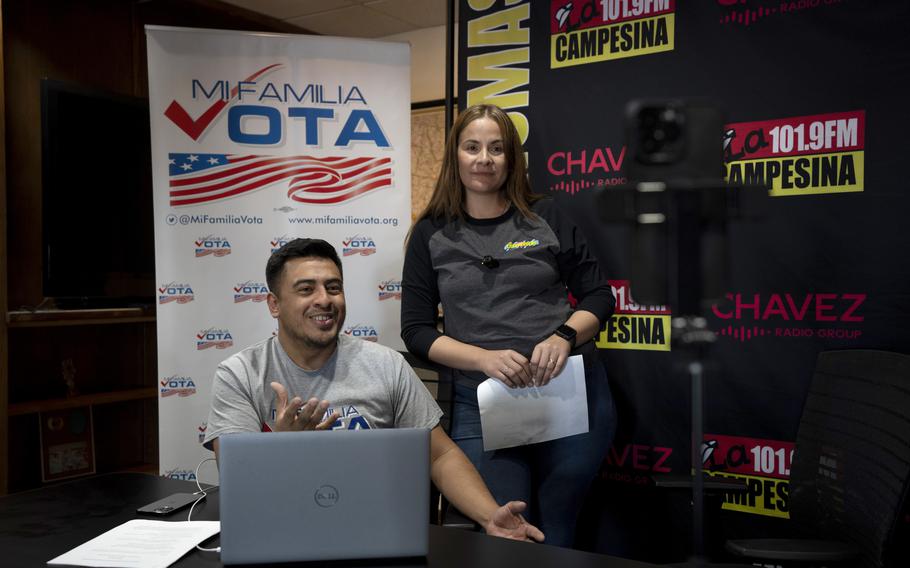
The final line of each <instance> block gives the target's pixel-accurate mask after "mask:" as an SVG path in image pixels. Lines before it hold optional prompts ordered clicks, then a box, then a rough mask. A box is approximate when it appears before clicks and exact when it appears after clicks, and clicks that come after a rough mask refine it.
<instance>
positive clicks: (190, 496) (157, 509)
mask: <svg viewBox="0 0 910 568" xmlns="http://www.w3.org/2000/svg"><path fill="white" fill-rule="evenodd" d="M201 499H205V495H203V494H202V493H174V494H173V495H168V496H167V497H165V498H164V499H159V500H157V501H154V502H152V503H149V504H148V505H144V506H142V507H139V508H138V509H136V512H137V513H140V514H142V515H154V516H158V517H163V516H166V515H170V514H171V513H176V512H177V511H179V510H181V509H185V508H186V507H189V506H190V505H192V504H193V503H195V502H196V501H197V500H201Z"/></svg>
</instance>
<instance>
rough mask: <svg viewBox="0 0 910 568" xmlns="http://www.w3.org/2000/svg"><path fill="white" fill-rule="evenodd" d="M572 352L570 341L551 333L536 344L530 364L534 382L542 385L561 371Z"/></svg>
mask: <svg viewBox="0 0 910 568" xmlns="http://www.w3.org/2000/svg"><path fill="white" fill-rule="evenodd" d="M571 352H572V346H571V345H569V342H568V341H566V340H565V339H563V338H561V337H559V336H557V335H551V336H550V337H548V338H546V339H544V340H543V341H541V342H540V343H538V344H537V345H535V346H534V352H533V353H532V354H531V365H530V367H531V373H532V379H533V380H534V384H535V385H537V386H539V387H542V386H544V385H545V384H547V383H549V382H550V379H552V378H553V377H555V376H556V375H558V374H559V373H561V372H562V369H563V367H565V366H566V361H568V360H569V354H570V353H571Z"/></svg>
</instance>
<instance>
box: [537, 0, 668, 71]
mask: <svg viewBox="0 0 910 568" xmlns="http://www.w3.org/2000/svg"><path fill="white" fill-rule="evenodd" d="M675 18H676V1H675V0H571V1H566V0H552V1H551V2H550V67H551V68H553V69H556V68H559V67H569V66H572V65H585V64H588V63H598V62H601V61H611V60H615V59H623V58H626V57H635V56H638V55H651V54H654V53H661V52H664V51H672V50H673V48H674V33H675V32H674V27H675Z"/></svg>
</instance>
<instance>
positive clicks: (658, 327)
mask: <svg viewBox="0 0 910 568" xmlns="http://www.w3.org/2000/svg"><path fill="white" fill-rule="evenodd" d="M610 286H611V287H612V288H613V296H614V297H616V310H615V311H614V312H613V316H612V317H611V318H610V319H608V320H607V322H606V324H605V325H604V328H603V329H602V330H601V332H600V334H598V336H597V341H596V344H597V346H598V347H600V348H601V349H634V350H641V351H669V350H670V329H671V325H670V323H671V322H670V320H671V317H672V313H671V311H670V309H669V308H668V307H667V306H643V305H640V304H637V303H635V301H634V300H632V293H631V286H630V285H629V281H628V280H610Z"/></svg>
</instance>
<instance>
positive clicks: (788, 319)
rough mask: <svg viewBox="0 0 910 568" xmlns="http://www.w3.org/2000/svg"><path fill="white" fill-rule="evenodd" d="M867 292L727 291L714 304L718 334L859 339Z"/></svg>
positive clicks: (745, 337)
mask: <svg viewBox="0 0 910 568" xmlns="http://www.w3.org/2000/svg"><path fill="white" fill-rule="evenodd" d="M865 303H866V294H864V293H839V294H835V293H829V292H809V293H805V294H796V293H790V292H784V293H779V292H772V293H765V294H760V293H757V292H755V293H744V292H736V293H732V292H728V293H727V294H725V298H724V299H723V300H722V301H719V302H717V303H715V304H714V305H712V306H711V314H712V316H713V318H714V325H713V326H712V327H713V329H714V330H715V332H716V333H717V335H720V336H723V337H728V338H732V339H735V340H738V341H743V342H744V341H749V340H753V339H760V338H792V339H800V338H812V337H817V338H821V339H825V340H832V339H833V340H847V341H853V340H857V339H859V338H860V337H861V336H862V334H863V330H862V325H863V322H864V321H865V316H864V315H863V306H864V304H865Z"/></svg>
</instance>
